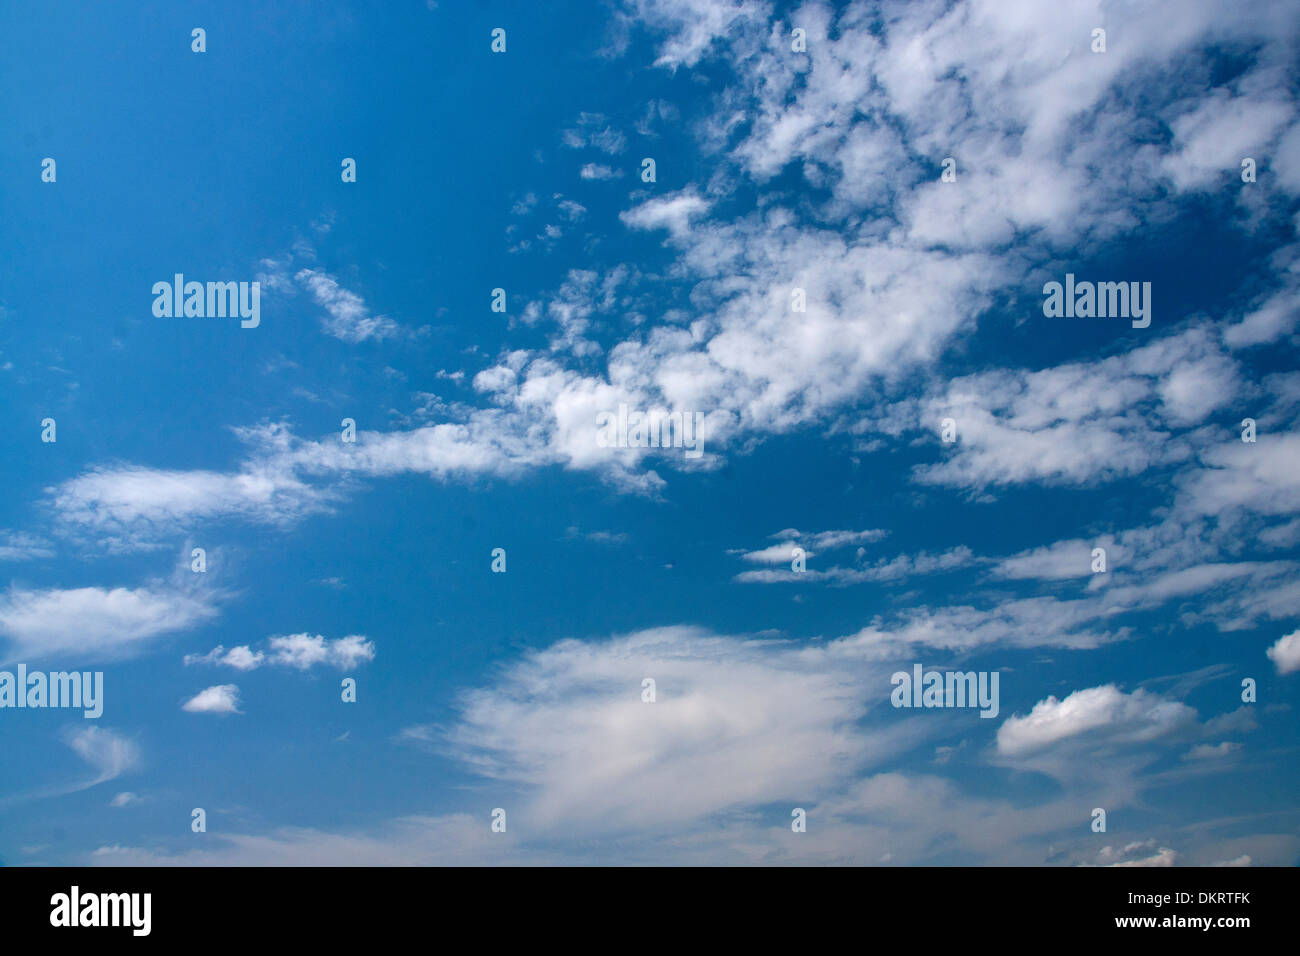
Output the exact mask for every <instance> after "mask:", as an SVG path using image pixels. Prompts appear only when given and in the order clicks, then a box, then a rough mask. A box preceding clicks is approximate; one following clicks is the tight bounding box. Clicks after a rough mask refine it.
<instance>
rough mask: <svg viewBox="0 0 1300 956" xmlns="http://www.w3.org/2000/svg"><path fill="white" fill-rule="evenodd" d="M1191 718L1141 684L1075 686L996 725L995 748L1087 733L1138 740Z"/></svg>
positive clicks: (1011, 749)
mask: <svg viewBox="0 0 1300 956" xmlns="http://www.w3.org/2000/svg"><path fill="white" fill-rule="evenodd" d="M1195 719H1196V711H1195V710H1193V709H1192V708H1190V707H1188V706H1187V705H1186V704H1183V703H1180V702H1178V701H1171V700H1166V699H1164V698H1162V697H1159V696H1157V695H1154V694H1150V693H1148V692H1146V691H1143V690H1135V691H1133V692H1132V693H1131V694H1125V693H1124V692H1123V691H1121V690H1120V689H1119V688H1117V687H1116V686H1115V685H1113V684H1105V685H1103V686H1101V687H1091V688H1088V689H1087V690H1078V691H1075V692H1074V693H1072V694H1070V695H1069V696H1068V697H1066V698H1065V699H1064V700H1057V699H1056V697H1054V696H1053V697H1048V698H1047V699H1046V700H1041V701H1039V702H1038V703H1037V704H1035V705H1034V708H1033V710H1031V711H1030V712H1029V713H1028V714H1027V715H1025V716H1024V717H1019V716H1013V717H1009V718H1008V719H1007V720H1006V722H1005V723H1003V724H1002V726H1001V727H999V728H998V736H997V746H998V751H999V752H1000V753H1003V754H1007V755H1009V756H1018V755H1022V754H1029V753H1033V752H1034V751H1039V750H1043V749H1045V748H1047V747H1051V746H1053V745H1055V744H1059V743H1061V742H1063V741H1069V740H1072V739H1077V738H1079V737H1083V736H1087V737H1088V738H1089V740H1091V741H1099V740H1105V741H1114V742H1142V741H1147V740H1152V739H1155V738H1157V737H1160V736H1163V735H1165V734H1169V733H1173V732H1174V731H1176V730H1179V729H1181V728H1183V727H1185V726H1186V725H1187V724H1189V723H1190V722H1192V721H1194V720H1195Z"/></svg>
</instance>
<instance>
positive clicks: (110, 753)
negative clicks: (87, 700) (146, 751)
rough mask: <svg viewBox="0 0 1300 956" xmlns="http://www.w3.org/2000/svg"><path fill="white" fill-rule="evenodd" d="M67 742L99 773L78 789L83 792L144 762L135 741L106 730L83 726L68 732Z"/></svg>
mask: <svg viewBox="0 0 1300 956" xmlns="http://www.w3.org/2000/svg"><path fill="white" fill-rule="evenodd" d="M66 740H67V744H68V746H69V747H71V748H72V749H73V750H74V751H76V754H77V756H78V757H80V758H81V759H82V760H84V761H86V763H88V764H90V765H91V766H92V767H93V768H94V769H95V771H96V776H95V778H94V780H92V781H91V782H89V783H87V784H84V785H83V786H81V787H78V789H81V790H84V789H86V788H87V787H93V786H97V785H98V784H101V783H105V782H107V781H109V780H113V779H116V778H117V777H120V776H121V775H122V774H124V773H126V772H128V771H130V770H133V769H135V767H136V766H137V765H138V764H139V763H140V748H139V747H138V746H137V745H136V744H135V743H134V742H133V741H131V740H128V739H127V738H126V737H123V736H122V735H121V734H117V733H114V732H113V731H111V730H105V729H104V728H102V727H83V728H81V729H80V730H75V731H72V732H70V733H68V735H67V737H66Z"/></svg>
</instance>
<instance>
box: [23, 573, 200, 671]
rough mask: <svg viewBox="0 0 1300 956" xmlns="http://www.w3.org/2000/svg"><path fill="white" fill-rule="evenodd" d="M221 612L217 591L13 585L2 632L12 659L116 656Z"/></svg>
mask: <svg viewBox="0 0 1300 956" xmlns="http://www.w3.org/2000/svg"><path fill="white" fill-rule="evenodd" d="M216 614H217V609H216V607H215V606H214V604H213V599H212V598H211V596H209V595H206V594H204V593H202V592H190V591H180V590H175V589H170V588H162V587H146V588H134V589H132V588H111V589H110V588H100V587H86V588H72V589H68V590H59V589H53V588H51V589H48V590H43V591H30V590H21V589H18V588H11V589H10V590H9V591H8V592H7V593H6V594H4V595H3V596H0V634H3V635H4V636H5V637H7V638H8V639H9V642H10V643H9V646H8V647H7V648H6V650H5V654H4V656H5V657H6V658H8V659H10V660H19V659H39V658H48V657H52V656H54V655H62V656H71V657H75V658H76V659H77V660H78V661H91V660H110V659H121V658H125V657H131V656H134V655H136V654H139V653H141V652H142V651H143V650H144V649H145V648H146V647H147V646H148V645H149V643H150V641H151V640H152V639H153V638H155V637H158V636H160V635H163V634H169V633H174V632H176V631H183V630H186V629H188V628H191V627H194V626H196V625H198V624H201V623H203V622H205V621H208V620H210V619H211V618H213V617H215V616H216Z"/></svg>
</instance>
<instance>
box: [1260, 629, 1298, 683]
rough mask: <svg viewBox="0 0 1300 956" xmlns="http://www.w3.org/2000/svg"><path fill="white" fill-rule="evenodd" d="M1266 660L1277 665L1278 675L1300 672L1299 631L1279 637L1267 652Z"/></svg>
mask: <svg viewBox="0 0 1300 956" xmlns="http://www.w3.org/2000/svg"><path fill="white" fill-rule="evenodd" d="M1264 653H1266V654H1267V655H1268V659H1269V660H1270V661H1272V662H1273V663H1274V664H1276V665H1277V672H1278V673H1279V674H1291V673H1294V672H1295V671H1300V631H1292V632H1291V633H1290V634H1287V635H1286V636H1285V637H1279V638H1278V639H1277V640H1276V641H1275V642H1274V643H1273V646H1272V647H1270V648H1269V649H1268V650H1267V651H1265V652H1264Z"/></svg>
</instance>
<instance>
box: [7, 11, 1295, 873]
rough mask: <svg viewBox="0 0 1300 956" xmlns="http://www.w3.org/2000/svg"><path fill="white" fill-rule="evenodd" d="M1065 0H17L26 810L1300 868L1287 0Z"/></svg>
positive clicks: (776, 853)
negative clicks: (646, 685) (227, 290)
mask: <svg viewBox="0 0 1300 956" xmlns="http://www.w3.org/2000/svg"><path fill="white" fill-rule="evenodd" d="M1039 6H1040V5H1027V6H1026V7H1025V8H1024V9H1018V8H1013V7H1012V5H1008V4H1005V3H992V2H990V3H952V4H935V3H910V4H874V3H873V4H859V3H853V4H836V5H822V4H808V5H791V4H775V5H774V4H771V3H768V2H753V0H740V2H717V3H706V2H704V0H627V2H612V3H609V4H601V5H596V4H576V3H575V4H551V5H546V6H545V7H539V6H537V5H534V4H506V3H488V4H472V5H471V4H453V3H449V2H440V3H438V4H431V3H430V4H425V3H393V4H385V5H381V7H380V8H378V9H373V8H372V7H371V6H370V5H359V4H358V5H348V4H340V5H331V6H330V7H329V8H325V7H319V8H318V7H317V6H314V5H313V6H311V7H310V8H308V7H305V6H288V5H276V6H275V7H273V8H272V9H269V10H268V9H264V8H263V5H254V4H220V5H217V4H213V5H201V4H200V5H177V4H161V3H160V4H152V5H151V4H140V5H137V6H136V8H135V9H132V10H123V9H110V8H107V7H104V6H102V5H95V4H56V5H53V6H52V7H51V6H47V5H42V6H40V7H37V6H35V5H32V6H30V7H26V8H19V7H15V6H13V5H11V6H9V7H7V8H6V9H5V10H3V11H0V37H3V40H0V42H2V43H3V44H4V51H3V55H0V87H2V88H4V89H5V90H7V91H8V92H9V95H7V96H5V97H4V98H3V100H0V211H3V215H0V250H3V253H4V254H3V256H0V382H3V388H0V416H3V419H4V421H6V422H7V423H8V424H9V427H8V428H7V429H5V432H4V436H3V438H0V455H2V456H3V472H2V473H3V476H4V482H5V487H6V489H7V494H5V495H3V496H0V670H3V669H9V670H12V669H13V668H14V667H16V666H17V664H18V663H24V664H26V665H27V666H28V668H30V669H32V670H47V671H56V670H67V669H78V670H102V671H103V672H104V675H105V677H104V680H105V705H104V714H103V716H102V717H101V718H99V719H98V720H86V719H84V718H82V717H81V715H80V713H79V712H76V711H69V710H59V709H44V710H41V709H22V710H18V709H0V739H2V740H3V751H4V754H5V757H4V760H3V764H2V765H0V862H3V863H5V864H8V865H19V864H93V863H107V864H130V863H144V864H150V863H154V864H157V863H180V864H196V865H206V864H220V863H250V864H271V863H336V864H346V863H435V864H436V863H486V864H510V863H546V862H565V863H620V862H644V863H813V864H818V863H860V864H876V863H887V864H893V865H899V864H901V865H907V864H935V863H938V864H954V863H957V864H998V863H1010V864H1024V865H1041V864H1068V865H1078V864H1092V865H1114V864H1149V865H1165V864H1170V863H1176V864H1202V865H1208V864H1217V863H1232V864H1238V865H1240V864H1247V863H1249V864H1254V865H1293V864H1295V863H1296V862H1297V859H1298V858H1300V808H1297V803H1296V793H1297V787H1298V783H1300V779H1298V775H1300V770H1297V769H1296V768H1297V761H1296V750H1297V738H1296V732H1295V726H1296V725H1295V716H1296V715H1295V710H1294V707H1295V703H1296V692H1297V686H1298V685H1297V682H1298V681H1300V636H1296V635H1297V632H1298V631H1300V577H1298V576H1297V571H1298V570H1300V482H1298V481H1297V478H1296V475H1297V474H1300V430H1297V415H1298V414H1300V372H1298V371H1297V370H1296V369H1297V364H1296V357H1297V339H1296V319H1297V305H1298V304H1300V269H1298V268H1297V262H1298V261H1300V258H1298V255H1297V254H1298V253H1300V243H1298V242H1297V235H1296V230H1297V226H1298V225H1300V201H1298V200H1300V113H1298V112H1297V89H1298V85H1300V81H1298V79H1297V70H1296V63H1297V60H1296V56H1297V45H1296V40H1297V37H1300V13H1298V12H1297V10H1296V9H1295V7H1294V5H1293V4H1286V3H1260V2H1250V3H1245V4H1233V5H1231V6H1229V5H1227V4H1223V3H1221V2H1204V0H1195V2H1179V3H1158V2H1151V3H1143V4H1114V3H1102V2H1076V3H1071V4H1069V5H1067V6H1066V8H1065V9H1064V10H1060V9H1056V8H1055V6H1054V5H1053V9H1051V10H1048V9H1046V6H1047V5H1041V6H1042V7H1043V8H1042V9H1039ZM196 27H201V28H202V29H203V30H205V31H206V50H205V51H204V52H201V53H199V52H194V51H192V49H191V30H193V29H194V28H196ZM498 27H499V28H502V29H504V30H505V31H506V50H505V52H503V53H494V52H493V51H492V49H491V42H492V37H491V34H492V31H493V29H494V28H498ZM796 28H798V29H800V30H802V31H804V34H803V35H804V38H805V43H806V49H804V50H803V51H801V52H796V51H795V50H794V49H792V46H793V44H794V41H793V39H792V31H793V30H794V29H796ZM1097 28H1102V29H1104V30H1105V31H1106V49H1105V50H1104V52H1100V51H1098V52H1094V50H1093V49H1092V46H1093V45H1094V43H1095V41H1094V40H1093V31H1094V29H1097ZM46 157H49V158H52V159H54V160H55V162H56V164H57V165H56V171H57V175H56V179H55V181H54V182H44V181H42V175H41V170H42V161H43V160H44V159H45V158H46ZM347 157H350V158H353V159H355V161H356V168H357V177H356V182H354V183H351V182H344V181H342V177H341V175H340V167H341V163H342V161H343V160H344V158H347ZM947 157H952V158H953V159H954V160H955V161H956V173H957V175H956V179H955V181H951V182H948V181H944V180H943V178H942V176H941V173H942V170H943V160H944V159H945V158H947ZM1247 157H1249V158H1251V159H1252V160H1253V161H1254V163H1255V168H1256V175H1255V178H1254V181H1253V182H1244V181H1243V176H1242V161H1243V159H1244V158H1247ZM645 158H652V159H654V161H655V171H656V175H655V179H654V181H653V182H645V181H643V178H642V161H643V159H645ZM176 273H183V274H184V275H185V276H186V278H187V279H190V280H196V281H200V282H204V281H238V282H258V283H259V284H260V285H259V288H260V296H261V297H260V310H261V312H260V314H261V321H260V324H259V325H258V327H256V328H247V329H245V328H241V327H240V322H239V320H238V319H230V318H201V317H193V316H191V317H173V318H160V317H156V316H155V315H154V314H153V311H152V304H153V295H152V294H151V288H152V286H153V284H154V283H155V282H158V281H164V282H170V281H171V278H172V276H173V275H174V274H176ZM1067 273H1072V274H1074V275H1075V276H1076V277H1078V278H1079V279H1080V280H1090V281H1097V282H1102V281H1123V282H1149V283H1151V289H1152V300H1151V301H1152V321H1151V324H1150V326H1149V327H1148V328H1134V327H1132V325H1131V324H1130V322H1129V320H1128V319H1127V318H1113V317H1112V318H1068V319H1067V318H1049V317H1046V316H1045V315H1044V313H1043V308H1042V305H1043V299H1044V296H1043V286H1044V284H1045V283H1046V282H1050V281H1058V282H1059V281H1064V277H1065V275H1066V274H1067ZM497 288H503V289H505V290H506V306H507V307H506V311H505V312H504V313H501V312H494V311H492V309H491V300H492V293H493V290H494V289H497ZM795 288H799V289H803V290H804V292H805V294H806V298H807V308H806V311H803V312H795V311H793V310H792V306H791V301H792V299H791V295H792V290H793V289H795ZM620 403H622V404H626V405H628V406H629V407H631V408H632V409H640V410H643V411H649V410H653V409H658V410H664V411H680V412H685V413H699V414H700V415H701V416H702V419H703V421H704V423H705V425H704V431H703V436H704V445H703V450H704V454H703V456H702V457H700V458H699V459H688V458H687V457H686V456H685V455H684V454H683V449H681V448H608V447H602V446H601V444H600V443H599V442H598V441H597V428H596V421H597V416H598V415H600V414H602V413H604V412H613V411H616V410H617V408H618V406H619V405H620ZM46 418H53V419H55V421H56V425H57V441H55V442H53V443H48V442H42V440H41V432H42V427H41V422H42V420H43V419H46ZM345 418H351V419H353V420H355V422H356V427H357V433H358V434H357V441H356V442H355V443H354V444H348V443H344V442H343V441H342V438H341V435H340V432H341V426H340V423H341V422H342V420H343V419H345ZM945 418H951V419H952V420H953V422H954V424H955V427H956V432H957V440H956V441H955V442H953V443H945V442H944V441H943V440H942V439H941V435H940V430H941V422H942V420H944V419H945ZM1245 418H1252V419H1254V420H1255V421H1256V423H1257V440H1256V441H1255V442H1253V443H1246V442H1243V441H1242V440H1241V433H1242V427H1241V422H1242V420H1243V419H1245ZM795 547H799V548H801V549H803V551H804V552H805V553H806V555H807V559H806V570H805V571H802V572H798V571H795V570H792V565H791V562H792V555H793V553H794V552H793V549H794V548H795ZM1096 547H1104V548H1105V549H1106V553H1107V570H1106V571H1105V572H1104V573H1093V571H1092V569H1091V562H1092V557H1091V553H1092V549H1093V548H1096ZM195 548H203V549H204V551H205V553H206V559H207V570H206V572H204V573H202V574H198V573H194V572H193V571H192V570H191V554H192V552H193V549H195ZM495 548H504V549H505V551H506V554H507V569H506V572H505V573H494V572H493V571H492V570H491V564H492V557H491V555H492V551H493V549H495ZM914 664H922V665H923V666H924V667H925V668H927V669H937V670H962V671H972V670H973V671H978V672H985V673H992V672H996V673H997V674H998V675H999V687H1000V698H1001V699H1000V711H999V714H998V716H997V717H996V718H994V719H981V718H980V717H979V714H978V712H977V711H975V710H971V709H961V708H944V709H921V710H915V709H897V708H894V707H892V706H891V704H890V691H891V689H892V686H891V681H890V678H891V675H892V674H893V673H894V672H896V671H898V670H905V671H910V670H911V668H912V666H913V665H914ZM346 677H351V678H354V679H355V680H356V682H357V695H358V699H357V701H356V702H355V703H345V702H343V701H342V700H341V699H340V681H341V680H343V679H344V678H346ZM647 677H649V678H653V679H654V680H655V681H656V693H657V696H656V699H655V701H654V702H653V703H646V702H644V701H643V700H642V680H643V679H644V678H647ZM1246 678H1250V679H1252V680H1254V681H1255V682H1256V695H1257V697H1256V700H1254V701H1253V702H1243V700H1242V681H1243V679H1246ZM196 807H201V808H204V810H205V811H206V814H207V831H206V832H204V833H195V832H192V830H191V826H190V823H191V811H192V809H193V808H196ZM498 807H501V808H504V809H506V811H507V817H508V825H507V829H506V832H504V833H495V832H493V831H492V830H491V828H490V824H491V813H492V810H493V809H494V808H498ZM796 807H798V808H803V809H805V810H806V812H807V821H808V825H807V830H806V832H802V833H796V832H792V830H791V810H792V809H793V808H796ZM1097 807H1100V808H1104V809H1105V810H1106V812H1107V829H1106V832H1104V833H1098V832H1093V830H1092V827H1091V824H1092V816H1091V812H1092V810H1093V808H1097Z"/></svg>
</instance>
